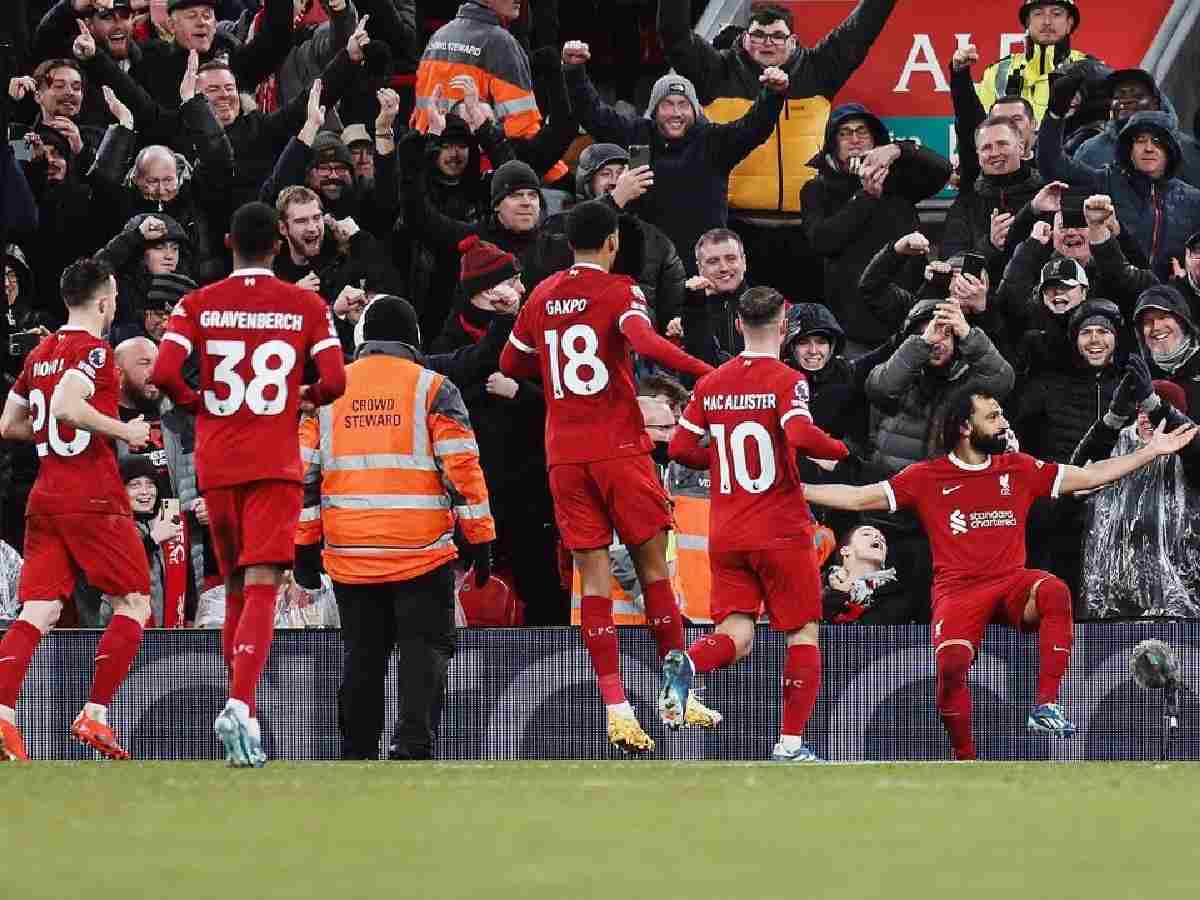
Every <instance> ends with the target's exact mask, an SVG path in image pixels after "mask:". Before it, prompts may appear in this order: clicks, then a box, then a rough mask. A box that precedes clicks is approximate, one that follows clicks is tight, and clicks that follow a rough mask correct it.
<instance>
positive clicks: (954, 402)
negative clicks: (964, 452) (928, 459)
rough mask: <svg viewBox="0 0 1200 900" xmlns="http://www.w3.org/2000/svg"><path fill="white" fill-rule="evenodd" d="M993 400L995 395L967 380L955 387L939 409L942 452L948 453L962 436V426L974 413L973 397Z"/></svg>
mask: <svg viewBox="0 0 1200 900" xmlns="http://www.w3.org/2000/svg"><path fill="white" fill-rule="evenodd" d="M976 397H978V398H979V399H981V400H995V399H996V398H995V395H993V394H992V393H991V391H988V390H986V389H985V388H981V387H979V385H977V384H974V383H971V382H968V383H967V384H964V385H962V387H958V388H955V389H954V390H953V391H951V392H950V395H949V396H948V397H946V400H945V402H944V403H943V404H942V411H941V423H942V428H941V434H942V446H941V449H942V452H943V453H950V452H951V451H952V450H954V448H955V447H957V446H958V440H959V438H960V437H962V427H963V425H965V424H966V423H967V422H968V421H969V420H970V418H971V416H972V415H974V414H975V398H976Z"/></svg>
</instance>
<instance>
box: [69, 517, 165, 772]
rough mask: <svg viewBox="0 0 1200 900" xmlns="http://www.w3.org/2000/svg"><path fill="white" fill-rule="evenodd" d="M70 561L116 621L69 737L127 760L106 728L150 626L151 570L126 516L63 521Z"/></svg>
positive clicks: (107, 631) (98, 655)
mask: <svg viewBox="0 0 1200 900" xmlns="http://www.w3.org/2000/svg"><path fill="white" fill-rule="evenodd" d="M61 518H62V519H63V521H61V522H60V523H59V529H60V533H62V534H63V536H64V538H65V540H66V543H67V545H68V548H69V550H70V552H71V555H72V557H73V558H74V559H75V561H76V563H77V565H78V566H79V568H80V569H81V570H82V571H83V574H84V577H85V578H86V579H87V581H88V583H89V584H91V585H93V586H95V587H96V588H99V589H100V590H101V591H102V592H104V593H105V594H108V595H109V596H110V597H112V598H113V600H112V606H113V617H112V619H111V620H110V621H109V623H108V627H107V628H105V630H104V634H103V635H101V637H100V643H99V645H98V646H97V647H96V668H95V673H94V675H93V678H92V689H91V693H90V694H89V695H88V702H87V703H86V704H84V707H83V709H82V710H81V711H80V713H79V715H78V716H76V717H75V721H74V723H72V725H71V736H72V737H74V738H75V739H76V740H78V741H80V742H81V743H84V744H86V745H87V746H89V747H91V748H92V749H94V750H96V751H98V752H99V753H100V754H101V755H102V756H106V757H108V758H109V759H128V758H129V754H128V753H126V752H125V749H124V748H123V747H122V746H121V745H120V743H118V741H117V737H116V735H115V734H113V731H112V728H111V727H109V724H108V707H109V704H110V703H112V699H113V697H114V696H115V695H116V693H117V689H118V688H119V687H120V686H121V683H122V682H123V681H124V680H125V677H126V676H127V675H128V674H129V670H130V668H131V667H132V666H133V660H134V658H135V657H136V656H137V652H138V648H139V647H141V645H142V629H143V627H144V626H145V624H146V622H148V621H149V620H150V615H151V610H150V565H149V562H148V561H147V559H146V550H145V547H143V545H142V538H141V535H140V534H139V533H138V530H137V526H135V525H134V524H133V520H132V519H131V518H128V517H124V516H72V517H65V516H64V517H61Z"/></svg>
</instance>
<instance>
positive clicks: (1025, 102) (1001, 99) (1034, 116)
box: [988, 94, 1037, 122]
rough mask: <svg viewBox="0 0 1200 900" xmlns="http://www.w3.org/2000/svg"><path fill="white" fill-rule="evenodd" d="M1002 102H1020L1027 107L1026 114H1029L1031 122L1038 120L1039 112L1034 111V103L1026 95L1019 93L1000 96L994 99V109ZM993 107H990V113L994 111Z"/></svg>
mask: <svg viewBox="0 0 1200 900" xmlns="http://www.w3.org/2000/svg"><path fill="white" fill-rule="evenodd" d="M1001 103H1003V104H1005V105H1007V104H1009V103H1020V104H1021V105H1022V106H1023V107H1025V115H1027V116H1029V121H1030V122H1036V121H1037V113H1036V112H1034V111H1033V104H1032V103H1030V102H1029V101H1028V100H1026V99H1025V98H1024V97H1021V96H1018V95H1017V94H1005V95H1004V96H1003V97H999V98H997V99H996V100H995V101H993V103H992V109H995V108H996V107H997V106H999V105H1000V104H1001ZM992 109H989V110H988V112H989V113H990V112H991V111H992ZM1005 118H1008V117H1007V116H1006V117H1005Z"/></svg>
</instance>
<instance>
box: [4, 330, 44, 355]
mask: <svg viewBox="0 0 1200 900" xmlns="http://www.w3.org/2000/svg"><path fill="white" fill-rule="evenodd" d="M41 342H42V336H41V335H40V334H38V333H37V332H36V331H18V332H17V333H16V334H10V335H9V336H8V355H9V356H11V357H12V358H13V359H24V358H25V357H26V356H27V355H28V354H29V351H30V350H32V349H33V348H34V347H36V346H37V345H38V344H40V343H41Z"/></svg>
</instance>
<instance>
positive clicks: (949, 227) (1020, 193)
mask: <svg viewBox="0 0 1200 900" xmlns="http://www.w3.org/2000/svg"><path fill="white" fill-rule="evenodd" d="M1043 184H1045V182H1044V181H1043V179H1042V176H1041V175H1039V174H1038V171H1037V169H1035V168H1034V167H1033V164H1032V163H1030V162H1028V161H1025V162H1022V163H1021V167H1020V168H1019V169H1017V171H1015V172H1011V173H1009V174H1008V175H980V176H979V177H978V178H977V179H975V183H974V184H972V185H969V186H967V187H965V188H960V190H959V194H958V198H957V199H956V200H955V201H954V204H953V205H952V206H951V207H950V211H949V212H948V213H947V214H946V231H945V234H944V235H943V237H942V258H943V259H945V258H949V257H951V256H957V255H959V254H960V253H967V252H974V253H979V254H982V255H983V257H984V259H986V260H987V267H988V275H989V277H990V278H991V282H992V284H999V282H1000V279H1001V277H1002V276H1003V274H1004V267H1005V265H1006V264H1007V263H1008V260H1009V258H1010V257H1011V256H1012V252H1013V249H1014V248H1015V247H1016V243H1015V241H1013V240H1012V238H1013V237H1014V236H1016V233H1015V232H1010V233H1009V240H1008V242H1007V246H1005V247H1004V248H1003V249H996V247H995V245H994V244H992V210H994V209H997V210H1000V212H1007V213H1011V214H1012V215H1014V216H1015V215H1017V213H1019V212H1020V211H1021V209H1022V208H1023V207H1024V206H1025V204H1027V203H1028V202H1029V201H1030V200H1032V199H1033V197H1034V195H1035V194H1036V193H1037V192H1038V191H1040V190H1041V189H1042V186H1043Z"/></svg>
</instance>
